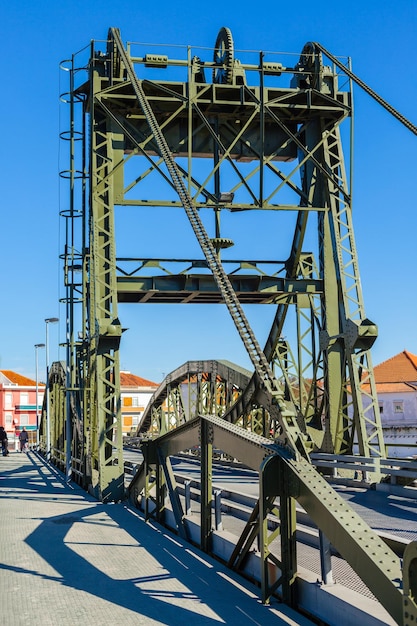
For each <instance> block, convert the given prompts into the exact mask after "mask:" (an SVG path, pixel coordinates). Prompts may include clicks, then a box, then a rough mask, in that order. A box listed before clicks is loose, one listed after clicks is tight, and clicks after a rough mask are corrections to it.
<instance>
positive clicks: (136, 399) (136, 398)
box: [132, 396, 139, 406]
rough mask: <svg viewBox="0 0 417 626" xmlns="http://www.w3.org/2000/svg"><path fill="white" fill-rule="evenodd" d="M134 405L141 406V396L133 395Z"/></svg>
mask: <svg viewBox="0 0 417 626" xmlns="http://www.w3.org/2000/svg"><path fill="white" fill-rule="evenodd" d="M132 406H139V398H138V397H136V396H133V398H132Z"/></svg>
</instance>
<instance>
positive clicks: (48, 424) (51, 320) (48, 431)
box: [45, 317, 59, 461]
mask: <svg viewBox="0 0 417 626" xmlns="http://www.w3.org/2000/svg"><path fill="white" fill-rule="evenodd" d="M57 322H59V318H58V317H47V318H46V319H45V324H46V341H45V353H46V386H45V394H46V460H47V461H49V460H50V458H51V422H50V416H49V350H48V328H49V324H56V323H57Z"/></svg>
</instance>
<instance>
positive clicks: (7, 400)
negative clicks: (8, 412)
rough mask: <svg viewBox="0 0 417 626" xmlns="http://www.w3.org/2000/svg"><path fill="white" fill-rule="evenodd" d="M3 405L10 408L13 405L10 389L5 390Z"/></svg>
mask: <svg viewBox="0 0 417 626" xmlns="http://www.w3.org/2000/svg"><path fill="white" fill-rule="evenodd" d="M4 406H5V408H6V409H11V408H12V406H13V394H12V393H11V392H10V391H6V397H5V399H4Z"/></svg>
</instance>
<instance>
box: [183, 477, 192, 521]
mask: <svg viewBox="0 0 417 626" xmlns="http://www.w3.org/2000/svg"><path fill="white" fill-rule="evenodd" d="M184 490H185V514H186V515H191V480H186V481H185V483H184Z"/></svg>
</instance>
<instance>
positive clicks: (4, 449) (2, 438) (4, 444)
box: [0, 426, 9, 456]
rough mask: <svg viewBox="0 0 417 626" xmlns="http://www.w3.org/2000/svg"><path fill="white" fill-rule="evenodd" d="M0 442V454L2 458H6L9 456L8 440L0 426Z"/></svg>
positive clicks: (2, 427)
mask: <svg viewBox="0 0 417 626" xmlns="http://www.w3.org/2000/svg"><path fill="white" fill-rule="evenodd" d="M0 442H1V451H2V454H3V456H7V455H8V454H9V440H8V439H7V433H6V431H5V430H4V426H0Z"/></svg>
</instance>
